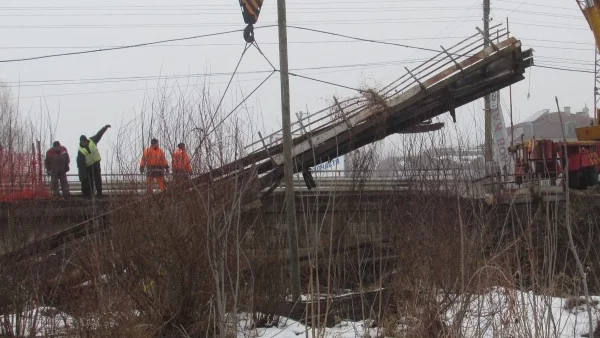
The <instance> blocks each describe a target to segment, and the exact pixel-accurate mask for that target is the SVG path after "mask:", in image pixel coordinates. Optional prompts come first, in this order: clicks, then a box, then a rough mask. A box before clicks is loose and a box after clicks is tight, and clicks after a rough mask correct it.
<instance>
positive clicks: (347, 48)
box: [0, 0, 594, 153]
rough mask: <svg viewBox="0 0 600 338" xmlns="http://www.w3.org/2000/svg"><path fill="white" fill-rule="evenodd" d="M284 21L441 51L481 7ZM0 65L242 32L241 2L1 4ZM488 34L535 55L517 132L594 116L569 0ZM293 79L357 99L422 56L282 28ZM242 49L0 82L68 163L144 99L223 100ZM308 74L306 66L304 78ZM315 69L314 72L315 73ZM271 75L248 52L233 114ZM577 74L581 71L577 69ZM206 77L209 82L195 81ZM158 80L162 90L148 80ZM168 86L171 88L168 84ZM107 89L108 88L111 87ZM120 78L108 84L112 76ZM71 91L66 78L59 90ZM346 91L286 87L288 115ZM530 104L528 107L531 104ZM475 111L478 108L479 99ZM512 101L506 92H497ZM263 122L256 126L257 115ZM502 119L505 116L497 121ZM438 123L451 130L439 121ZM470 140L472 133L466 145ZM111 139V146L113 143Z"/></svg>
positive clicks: (259, 109)
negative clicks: (530, 120) (45, 119)
mask: <svg viewBox="0 0 600 338" xmlns="http://www.w3.org/2000/svg"><path fill="white" fill-rule="evenodd" d="M287 3H288V24H289V25H295V26H302V27H310V28H316V29H321V30H326V31H330V32H335V33H342V34H346V35H351V36H356V37H362V38H369V39H375V40H381V41H390V42H397V43H402V44H407V45H413V46H420V47H430V48H439V46H440V45H444V46H450V45H452V44H453V43H455V42H458V41H459V40H461V39H462V38H464V37H467V36H469V35H471V34H473V33H475V32H476V30H475V27H477V26H479V27H482V20H481V16H482V0H475V1H472V0H453V1H449V0H445V1H441V0H419V1H417V0H415V1H411V0H402V1H400V0H372V1H362V0H337V1H336V0H334V1H323V0H306V1H301V0H288V2H287ZM0 13H1V14H0V15H1V16H2V20H1V21H0V22H1V23H0V59H2V60H7V59H15V58H22V57H31V56H37V55H44V54H54V53H62V52H72V51H80V50H86V49H93V48H98V47H107V46H118V45H128V44H135V43H142V42H148V41H156V40H162V39H171V38H180V37H188V36H195V35H203V34H209V33H217V32H224V31H229V30H234V29H241V28H243V27H244V26H245V25H244V23H243V19H242V16H241V13H240V10H239V6H238V1H237V0H227V1H225V0H220V1H208V0H194V1H192V0H162V1H160V0H150V1H140V0H120V1H106V0H102V1H100V0H85V1H81V0H53V1H51V2H49V1H41V0H37V1H34V0H3V1H2V2H1V3H0ZM492 17H493V23H500V22H505V21H506V18H507V17H508V18H509V21H510V30H511V32H512V35H514V36H516V37H517V38H519V39H520V40H521V41H522V42H523V45H524V46H525V47H532V48H534V50H535V54H534V55H535V60H536V63H537V64H538V65H540V66H550V67H558V68H567V69H570V70H569V71H564V70H553V69H548V68H541V67H535V68H533V69H532V70H531V71H528V72H527V74H526V76H527V79H526V80H525V81H522V82H521V83H519V84H517V85H516V86H513V90H512V91H513V101H514V107H515V114H514V116H515V122H518V121H522V120H524V119H526V118H527V117H528V116H529V115H531V114H533V113H534V112H536V111H538V110H540V109H544V108H553V107H555V104H554V96H558V97H559V99H560V102H561V105H562V106H572V107H573V110H574V111H578V110H580V109H581V108H583V106H584V105H585V104H587V105H588V106H589V107H590V108H592V107H593V86H594V77H593V73H591V72H592V71H593V69H594V44H593V36H592V34H591V32H590V31H589V28H588V25H587V23H586V21H585V19H584V18H583V16H582V14H581V12H580V11H579V9H578V8H577V6H576V4H575V2H574V1H561V0H544V1H542V0H525V1H522V0H492ZM275 23H276V1H275V0H265V3H264V6H263V11H262V13H261V16H260V19H259V22H258V25H257V26H266V25H272V24H275ZM256 39H257V41H258V42H259V44H260V46H261V47H262V49H263V51H264V53H265V55H266V56H267V57H268V58H269V59H270V60H271V61H272V62H273V63H274V64H275V66H276V67H278V55H277V53H278V47H277V30H276V28H273V27H271V28H263V29H258V30H257V31H256ZM289 43H290V45H289V54H290V68H291V69H296V71H295V72H297V73H300V74H303V75H308V76H312V77H315V78H318V79H323V80H327V81H330V82H334V83H338V84H342V85H344V86H348V87H353V88H358V87H360V88H364V87H365V86H377V85H382V84H386V83H388V82H389V81H392V80H394V79H395V78H397V77H399V76H400V75H402V74H403V72H404V71H403V69H404V66H409V67H414V66H416V65H417V64H418V62H419V61H420V60H422V59H424V58H427V57H430V56H432V53H431V52H426V51H419V50H415V49H409V48H402V47H398V46H386V45H381V44H372V43H367V42H358V41H353V40H348V39H344V38H340V37H334V36H330V35H325V34H319V33H313V32H306V31H300V30H298V29H294V28H290V29H289ZM243 47H244V41H243V39H242V36H241V33H233V34H226V35H219V36H216V37H209V38H198V39H193V40H187V41H181V42H175V43H168V44H163V45H155V46H150V47H143V48H134V49H127V50H119V51H110V52H105V53H95V54H87V55H76V56H65V57H59V58H49V59H43V60H34V61H25V62H10V63H0V81H3V82H5V83H6V84H8V85H9V86H11V87H12V90H13V94H14V95H15V96H17V95H18V96H19V97H20V99H19V106H20V108H21V110H22V111H23V112H25V113H27V114H31V116H32V117H34V118H36V117H37V118H39V116H40V114H41V113H40V110H41V108H40V107H43V109H44V110H46V111H49V113H50V115H51V116H52V117H53V118H54V119H55V120H56V121H57V129H56V132H57V135H56V138H57V139H59V140H61V141H62V143H63V144H65V145H67V146H68V148H69V150H70V151H71V152H72V153H74V152H75V151H76V145H77V142H78V137H79V135H80V134H88V135H90V134H93V133H94V132H95V131H96V130H98V129H99V128H100V127H101V126H103V125H104V124H107V123H110V124H113V125H117V124H119V123H121V122H122V121H126V120H128V119H131V118H133V117H134V115H135V113H136V111H139V109H140V106H141V104H142V101H143V97H144V95H145V94H146V95H148V94H149V93H150V92H151V91H152V89H153V88H156V87H158V86H176V85H179V86H185V85H186V84H189V83H198V82H203V81H209V82H210V83H211V91H212V92H213V93H216V94H217V95H218V94H219V93H221V92H222V91H223V90H224V88H225V84H226V82H227V80H228V77H229V74H230V73H231V72H232V71H233V69H234V67H235V64H236V63H237V61H238V59H239V57H240V53H241V51H242V49H243ZM311 68H312V69H311ZM315 68H317V69H315ZM270 69H271V67H270V66H269V64H268V63H267V62H266V61H265V60H264V59H263V57H262V56H261V55H260V54H259V53H258V52H257V51H256V50H254V49H251V50H249V51H248V53H247V55H246V57H245V58H244V60H243V62H242V64H241V66H240V68H239V75H238V76H236V78H235V81H234V83H235V86H234V88H233V90H232V93H235V95H234V96H229V97H228V98H227V100H225V102H226V105H227V106H228V107H229V108H231V107H232V106H234V105H235V103H236V100H237V99H238V98H239V96H240V95H245V94H248V93H249V92H251V91H252V90H253V89H254V88H255V87H256V85H258V83H260V82H261V81H262V79H263V78H264V77H265V76H266V73H262V72H261V71H268V70H270ZM575 70H576V71H575ZM206 73H211V74H212V76H210V78H207V77H204V76H203V75H202V74H206ZM158 77H161V78H162V80H161V81H160V83H159V81H158V80H157V78H158ZM175 77H176V78H175ZM109 78H110V79H109ZM115 78H116V79H115ZM65 80H66V81H65ZM352 94H353V92H352V90H349V89H344V88H340V87H334V86H331V85H326V84H321V83H317V82H313V81H309V80H305V79H298V78H292V80H291V97H292V112H296V111H298V110H302V111H305V110H306V108H307V107H308V110H309V111H315V110H317V109H319V108H322V107H324V106H326V104H327V100H329V99H330V98H331V97H332V96H333V95H338V96H348V95H352ZM528 94H530V98H528ZM480 101H481V100H480ZM480 101H478V102H475V103H473V104H470V105H467V106H465V107H463V108H462V109H460V110H459V114H458V119H459V126H458V127H459V130H460V131H462V132H464V133H471V134H476V135H474V136H475V137H476V138H479V136H477V135H480V134H482V133H483V131H482V129H483V128H482V121H483V113H482V103H481V102H480ZM503 101H505V105H507V103H508V92H507V91H506V92H503ZM249 105H250V106H251V107H252V108H253V111H256V114H257V117H258V118H259V119H260V120H262V121H264V122H261V128H260V129H264V132H265V133H267V132H270V131H273V130H274V129H275V128H277V126H279V125H280V124H279V120H280V109H279V107H280V103H279V78H278V76H273V77H272V78H271V80H269V82H267V83H266V84H265V86H263V87H262V88H261V89H260V90H259V91H257V92H256V94H255V95H254V96H253V97H252V99H251V100H250V101H249ZM259 114H260V115H259ZM505 115H506V118H507V121H508V111H505ZM444 120H446V119H444ZM471 136H473V135H471ZM111 137H114V135H111V134H110V132H109V133H108V134H107V139H108V140H109V141H108V142H107V143H109V142H110V139H111Z"/></svg>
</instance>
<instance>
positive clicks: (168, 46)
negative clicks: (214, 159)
mask: <svg viewBox="0 0 600 338" xmlns="http://www.w3.org/2000/svg"><path fill="white" fill-rule="evenodd" d="M465 38H466V36H445V37H444V39H461V40H462V39H465ZM519 38H520V39H521V41H523V42H525V43H527V42H529V41H536V42H552V43H559V44H574V45H588V46H590V48H595V44H594V43H590V42H582V41H565V40H550V39H530V38H527V37H524V36H519ZM420 40H440V37H438V36H436V37H414V38H394V39H379V41H386V42H394V41H420ZM364 42H370V41H360V40H305V41H288V44H299V45H301V44H332V43H335V44H347V43H364ZM239 45H240V44H239V43H199V44H161V45H149V46H140V47H143V48H171V47H215V46H235V47H237V46H239ZM261 45H278V42H261ZM528 46H531V47H542V48H546V47H549V46H547V45H528ZM113 47H118V46H114V45H97V46H0V50H2V49H4V50H17V49H97V48H113ZM556 47H558V46H555V48H556ZM560 47H564V46H560ZM550 48H551V47H550ZM568 48H569V49H572V50H588V49H583V48H579V49H573V48H572V47H568Z"/></svg>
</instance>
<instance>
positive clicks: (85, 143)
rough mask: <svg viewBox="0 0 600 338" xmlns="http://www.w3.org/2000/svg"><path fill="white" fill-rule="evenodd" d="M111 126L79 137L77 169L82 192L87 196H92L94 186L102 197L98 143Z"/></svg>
mask: <svg viewBox="0 0 600 338" xmlns="http://www.w3.org/2000/svg"><path fill="white" fill-rule="evenodd" d="M108 128H110V125H109V124H107V125H105V126H104V127H102V129H100V131H99V132H98V133H97V134H96V135H94V136H92V137H90V138H89V139H88V138H87V137H86V136H85V135H81V137H80V138H79V151H78V152H77V169H79V181H80V182H81V193H82V194H83V197H85V198H92V194H93V193H94V188H95V189H96V196H97V197H102V196H103V195H102V176H101V171H100V152H99V151H98V146H97V143H98V142H100V139H101V138H102V135H104V133H105V132H106V130H107V129H108Z"/></svg>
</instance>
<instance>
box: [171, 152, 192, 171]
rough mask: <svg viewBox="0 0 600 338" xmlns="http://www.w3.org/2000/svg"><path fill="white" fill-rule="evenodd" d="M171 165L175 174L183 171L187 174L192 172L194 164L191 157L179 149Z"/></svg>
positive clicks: (174, 154)
mask: <svg viewBox="0 0 600 338" xmlns="http://www.w3.org/2000/svg"><path fill="white" fill-rule="evenodd" d="M171 165H172V166H173V172H175V171H183V172H186V173H191V172H192V163H191V161H190V157H189V156H188V154H187V153H186V152H185V150H183V149H177V150H176V151H175V152H174V153H173V158H172V161H171Z"/></svg>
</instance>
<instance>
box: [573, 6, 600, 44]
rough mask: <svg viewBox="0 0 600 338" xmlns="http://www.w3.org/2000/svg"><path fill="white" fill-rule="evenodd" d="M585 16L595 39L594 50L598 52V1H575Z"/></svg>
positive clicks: (599, 33)
mask: <svg viewBox="0 0 600 338" xmlns="http://www.w3.org/2000/svg"><path fill="white" fill-rule="evenodd" d="M575 1H576V2H577V5H579V8H580V9H581V12H583V15H584V16H585V18H586V20H587V22H588V24H589V25H590V29H591V30H592V32H593V33H594V39H596V49H598V50H600V48H599V46H600V2H599V1H598V0H575Z"/></svg>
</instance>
